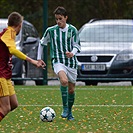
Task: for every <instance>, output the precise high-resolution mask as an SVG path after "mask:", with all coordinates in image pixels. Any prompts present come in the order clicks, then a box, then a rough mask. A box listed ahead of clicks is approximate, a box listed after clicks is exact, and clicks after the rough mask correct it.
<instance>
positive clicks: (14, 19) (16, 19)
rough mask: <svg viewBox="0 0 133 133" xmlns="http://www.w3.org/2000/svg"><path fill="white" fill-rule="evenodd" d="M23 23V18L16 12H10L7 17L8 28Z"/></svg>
mask: <svg viewBox="0 0 133 133" xmlns="http://www.w3.org/2000/svg"><path fill="white" fill-rule="evenodd" d="M22 21H23V16H21V14H19V13H18V12H12V13H11V14H10V15H9V16H8V26H18V25H19V24H20V23H22Z"/></svg>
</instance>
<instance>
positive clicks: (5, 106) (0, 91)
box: [0, 78, 17, 121]
mask: <svg viewBox="0 0 133 133" xmlns="http://www.w3.org/2000/svg"><path fill="white" fill-rule="evenodd" d="M9 86H12V85H11V82H10V81H9V80H6V79H4V78H0V121H1V120H2V119H3V118H4V117H5V116H6V115H7V114H8V113H9V112H10V111H11V110H12V109H14V108H16V103H17V102H16V100H15V97H16V96H15V94H14V93H15V91H13V88H9ZM10 89H11V90H10ZM10 92H11V93H12V96H9V95H10Z"/></svg>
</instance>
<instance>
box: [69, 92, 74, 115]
mask: <svg viewBox="0 0 133 133" xmlns="http://www.w3.org/2000/svg"><path fill="white" fill-rule="evenodd" d="M74 100H75V93H73V94H68V112H71V111H72V106H73V104H74Z"/></svg>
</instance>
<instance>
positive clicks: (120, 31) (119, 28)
mask: <svg viewBox="0 0 133 133" xmlns="http://www.w3.org/2000/svg"><path fill="white" fill-rule="evenodd" d="M79 37H80V41H81V42H133V25H93V26H92V25H90V26H88V27H84V28H83V29H82V30H81V31H80V33H79Z"/></svg>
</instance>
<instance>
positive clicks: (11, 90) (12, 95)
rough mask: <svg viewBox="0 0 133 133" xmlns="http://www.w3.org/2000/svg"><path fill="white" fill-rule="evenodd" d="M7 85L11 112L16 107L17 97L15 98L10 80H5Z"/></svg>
mask: <svg viewBox="0 0 133 133" xmlns="http://www.w3.org/2000/svg"><path fill="white" fill-rule="evenodd" d="M7 84H8V88H9V95H10V97H9V98H10V106H11V111H12V110H14V109H15V108H17V107H18V100H17V96H16V93H15V90H14V85H13V83H12V81H11V80H10V79H9V80H7Z"/></svg>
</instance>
